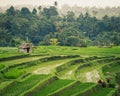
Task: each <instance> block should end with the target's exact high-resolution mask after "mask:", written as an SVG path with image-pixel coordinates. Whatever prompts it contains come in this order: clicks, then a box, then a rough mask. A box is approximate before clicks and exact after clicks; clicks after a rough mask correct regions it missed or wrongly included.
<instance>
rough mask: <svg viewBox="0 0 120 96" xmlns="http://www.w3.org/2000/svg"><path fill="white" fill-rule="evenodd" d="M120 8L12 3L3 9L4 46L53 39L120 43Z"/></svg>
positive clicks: (1, 42) (75, 42) (84, 43)
mask: <svg viewBox="0 0 120 96" xmlns="http://www.w3.org/2000/svg"><path fill="white" fill-rule="evenodd" d="M68 9H69V10H68ZM78 9H80V7H79V8H78ZM82 10H84V11H82ZM119 12H120V8H119V7H118V8H106V9H98V8H86V10H85V8H83V9H81V10H77V12H76V10H75V8H71V9H70V8H69V7H67V6H66V7H64V9H63V8H61V10H59V9H58V8H57V3H55V5H54V6H50V7H42V6H39V7H38V8H33V9H32V10H31V9H29V8H28V7H22V8H20V9H17V8H15V7H13V6H11V7H10V8H8V9H7V10H6V11H4V12H3V11H1V13H0V46H18V45H19V44H20V43H22V42H31V43H33V44H34V45H50V44H51V41H50V40H51V39H52V40H57V42H58V43H59V45H61V46H89V45H90V46H91V45H92V46H96V45H105V46H107V45H110V44H114V45H120V13H119ZM102 13H103V14H102ZM54 38H55V39H54Z"/></svg>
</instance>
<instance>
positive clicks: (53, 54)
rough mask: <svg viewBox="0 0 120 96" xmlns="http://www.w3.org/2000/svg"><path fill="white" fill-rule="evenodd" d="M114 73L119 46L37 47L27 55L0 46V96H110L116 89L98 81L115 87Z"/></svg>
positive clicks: (119, 69) (117, 68)
mask: <svg viewBox="0 0 120 96" xmlns="http://www.w3.org/2000/svg"><path fill="white" fill-rule="evenodd" d="M117 72H120V46H115V47H113V48H98V47H86V48H81V47H67V46H38V47H36V49H35V50H34V52H32V53H29V54H27V53H19V52H18V49H17V48H12V47H0V96H88V94H89V96H101V94H102V96H107V95H108V96H114V95H113V93H115V92H116V87H108V83H106V86H107V87H105V88H102V86H101V85H98V80H104V82H106V78H108V77H109V78H110V79H111V82H110V83H111V84H112V85H114V86H117V83H116V81H115V75H116V73H117ZM76 82H77V83H76ZM30 94H31V95H30Z"/></svg>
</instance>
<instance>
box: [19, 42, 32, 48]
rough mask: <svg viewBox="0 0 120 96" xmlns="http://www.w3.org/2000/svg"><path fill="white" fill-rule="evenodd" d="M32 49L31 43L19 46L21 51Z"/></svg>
mask: <svg viewBox="0 0 120 96" xmlns="http://www.w3.org/2000/svg"><path fill="white" fill-rule="evenodd" d="M32 47H34V46H33V44H32V43H22V44H21V45H20V46H19V48H22V49H24V48H32Z"/></svg>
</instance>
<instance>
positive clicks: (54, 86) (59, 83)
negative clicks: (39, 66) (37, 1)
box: [33, 80, 73, 96]
mask: <svg viewBox="0 0 120 96" xmlns="http://www.w3.org/2000/svg"><path fill="white" fill-rule="evenodd" d="M72 82H73V81H72V80H56V81H54V82H52V83H50V84H48V85H47V86H46V87H45V88H42V89H41V90H39V92H36V93H35V94H34V95H33V96H47V95H48V94H50V93H52V92H54V91H56V90H58V89H60V88H63V87H65V86H66V85H68V84H70V83H72Z"/></svg>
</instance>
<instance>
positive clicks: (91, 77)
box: [86, 70, 100, 82]
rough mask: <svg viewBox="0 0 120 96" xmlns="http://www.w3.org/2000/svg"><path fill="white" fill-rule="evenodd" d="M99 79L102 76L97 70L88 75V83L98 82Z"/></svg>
mask: <svg viewBox="0 0 120 96" xmlns="http://www.w3.org/2000/svg"><path fill="white" fill-rule="evenodd" d="M99 79H100V75H99V72H98V71H97V70H93V71H90V72H87V73H86V81H87V82H97V81H98V80H99Z"/></svg>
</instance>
